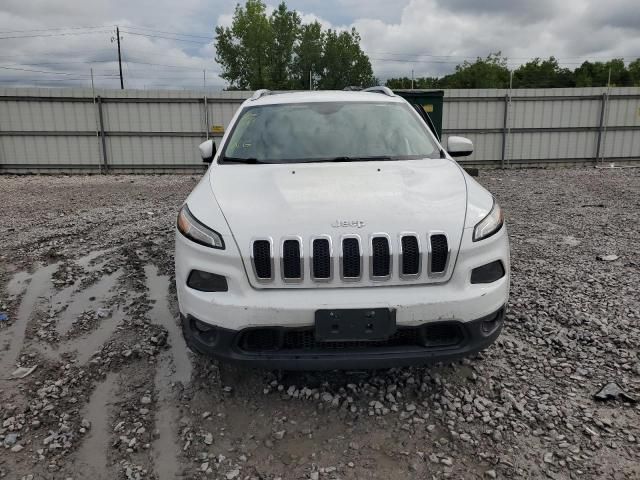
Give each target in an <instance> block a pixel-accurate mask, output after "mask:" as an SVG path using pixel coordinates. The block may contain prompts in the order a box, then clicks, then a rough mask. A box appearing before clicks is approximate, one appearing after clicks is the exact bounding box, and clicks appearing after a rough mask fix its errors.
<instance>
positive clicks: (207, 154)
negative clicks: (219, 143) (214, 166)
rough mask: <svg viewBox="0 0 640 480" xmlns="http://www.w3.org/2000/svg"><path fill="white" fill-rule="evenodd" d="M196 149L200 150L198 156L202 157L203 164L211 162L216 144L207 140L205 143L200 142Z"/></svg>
mask: <svg viewBox="0 0 640 480" xmlns="http://www.w3.org/2000/svg"><path fill="white" fill-rule="evenodd" d="M198 148H199V149H200V155H202V161H203V162H204V163H211V162H213V156H214V155H215V154H216V142H214V141H213V140H207V141H206V142H202V143H201V144H200V146H199V147H198Z"/></svg>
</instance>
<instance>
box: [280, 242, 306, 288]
mask: <svg viewBox="0 0 640 480" xmlns="http://www.w3.org/2000/svg"><path fill="white" fill-rule="evenodd" d="M281 259H282V278H283V280H284V281H285V282H290V281H301V280H302V276H303V275H302V248H301V242H300V240H298V239H287V240H285V241H284V242H282V257H281Z"/></svg>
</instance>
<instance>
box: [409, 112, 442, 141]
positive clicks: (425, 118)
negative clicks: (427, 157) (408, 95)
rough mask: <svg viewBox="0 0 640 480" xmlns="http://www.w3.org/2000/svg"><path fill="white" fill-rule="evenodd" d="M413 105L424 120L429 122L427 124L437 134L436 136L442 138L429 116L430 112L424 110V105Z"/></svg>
mask: <svg viewBox="0 0 640 480" xmlns="http://www.w3.org/2000/svg"><path fill="white" fill-rule="evenodd" d="M412 105H413V108H415V110H416V112H418V115H420V116H421V117H422V119H423V120H424V122H425V123H426V124H427V126H428V127H429V130H431V132H432V133H433V134H434V135H435V136H436V138H437V139H438V140H440V136H439V135H438V132H437V131H436V126H435V125H434V124H433V121H432V120H431V117H430V116H429V114H428V113H427V112H425V111H424V108H422V105H418V104H417V103H414V104H412Z"/></svg>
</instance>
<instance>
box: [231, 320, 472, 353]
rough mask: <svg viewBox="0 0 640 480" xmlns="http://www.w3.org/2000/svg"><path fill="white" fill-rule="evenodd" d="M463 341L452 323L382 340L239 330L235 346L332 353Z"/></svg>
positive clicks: (306, 330)
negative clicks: (327, 338)
mask: <svg viewBox="0 0 640 480" xmlns="http://www.w3.org/2000/svg"><path fill="white" fill-rule="evenodd" d="M463 340H464V333H463V330H462V328H461V327H460V326H459V325H458V324H457V323H455V322H443V323H436V324H425V325H421V326H417V327H404V328H399V329H398V330H397V331H396V332H395V333H394V334H393V335H391V336H390V337H389V338H388V339H386V340H375V341H342V342H318V341H316V338H315V332H314V330H313V328H301V329H287V328H273V327H265V328H255V329H249V330H245V331H243V332H242V333H241V334H240V335H239V338H238V346H239V347H240V349H242V350H244V351H247V352H260V351H279V352H287V351H291V352H295V351H298V352H299V351H306V352H309V351H318V352H320V351H335V350H366V349H375V348H385V347H387V348H389V347H392V348H393V347H396V348H397V347H414V348H447V347H453V346H456V345H458V344H460V342H462V341H463Z"/></svg>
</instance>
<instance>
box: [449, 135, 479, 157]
mask: <svg viewBox="0 0 640 480" xmlns="http://www.w3.org/2000/svg"><path fill="white" fill-rule="evenodd" d="M447 152H448V153H449V155H451V156H452V157H467V156H469V155H471V154H472V153H473V142H472V141H471V140H469V139H468V138H465V137H456V136H451V137H449V138H447Z"/></svg>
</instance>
